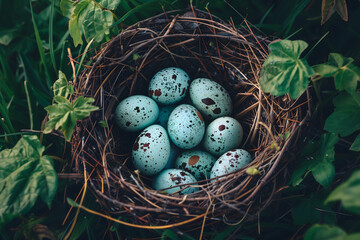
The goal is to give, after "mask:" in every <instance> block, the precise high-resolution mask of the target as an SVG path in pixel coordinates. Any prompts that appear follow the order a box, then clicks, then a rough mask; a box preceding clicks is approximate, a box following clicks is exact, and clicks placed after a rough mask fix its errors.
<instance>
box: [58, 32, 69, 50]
mask: <svg viewBox="0 0 360 240" xmlns="http://www.w3.org/2000/svg"><path fill="white" fill-rule="evenodd" d="M69 35H70V32H69V30H67V31H66V33H65V34H64V35H63V36H62V37H61V39H60V41H59V43H58V45H57V46H56V48H55V52H57V51H59V50H60V49H62V48H63V46H64V44H65V41H66V39H67V38H68V37H69Z"/></svg>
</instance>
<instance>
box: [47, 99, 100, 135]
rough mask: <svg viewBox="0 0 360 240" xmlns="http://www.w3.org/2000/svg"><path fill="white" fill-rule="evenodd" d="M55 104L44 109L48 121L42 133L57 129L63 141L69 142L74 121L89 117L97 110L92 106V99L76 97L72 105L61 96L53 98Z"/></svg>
mask: <svg viewBox="0 0 360 240" xmlns="http://www.w3.org/2000/svg"><path fill="white" fill-rule="evenodd" d="M54 100H55V103H54V104H53V105H51V106H48V107H46V108H45V110H46V111H47V112H48V113H49V121H48V122H47V124H46V128H45V130H44V133H50V132H51V131H52V129H59V128H61V131H62V132H63V134H64V136H65V139H66V140H67V141H70V139H71V135H72V132H73V130H74V128H75V125H76V121H77V120H81V119H83V118H85V117H87V116H89V115H90V113H91V112H93V111H95V110H97V109H99V108H98V107H96V106H92V105H91V103H93V102H94V99H93V98H84V97H83V96H80V97H78V98H77V99H76V100H75V101H74V102H73V103H71V102H70V101H69V100H68V99H66V98H64V97H62V96H55V98H54Z"/></svg>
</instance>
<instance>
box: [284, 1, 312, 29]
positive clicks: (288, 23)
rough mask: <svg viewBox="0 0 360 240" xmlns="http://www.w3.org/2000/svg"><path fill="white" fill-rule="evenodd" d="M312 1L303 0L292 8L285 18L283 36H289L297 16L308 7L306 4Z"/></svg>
mask: <svg viewBox="0 0 360 240" xmlns="http://www.w3.org/2000/svg"><path fill="white" fill-rule="evenodd" d="M309 3H310V0H301V1H300V2H299V1H298V3H297V4H296V6H295V7H294V8H293V9H292V10H291V12H290V14H289V15H288V17H287V18H286V19H285V21H284V23H286V24H284V25H283V29H282V32H283V36H287V35H288V34H289V32H290V30H291V28H292V27H293V25H294V23H295V20H296V18H297V17H298V16H299V14H300V13H301V12H302V11H303V10H304V9H305V8H306V6H307V5H308V4H309Z"/></svg>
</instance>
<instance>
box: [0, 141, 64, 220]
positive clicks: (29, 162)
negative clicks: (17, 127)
mask: <svg viewBox="0 0 360 240" xmlns="http://www.w3.org/2000/svg"><path fill="white" fill-rule="evenodd" d="M44 150H45V147H44V146H42V145H41V143H40V141H39V139H38V137H37V136H26V135H25V136H23V137H22V138H21V139H20V140H19V141H18V142H17V144H16V145H15V146H14V147H13V148H12V149H5V150H3V151H1V152H0V159H1V161H0V222H2V223H3V222H7V221H10V220H11V219H13V218H14V217H17V216H20V215H23V214H26V213H27V212H29V211H30V209H31V208H32V207H33V206H34V204H35V202H36V200H37V198H38V197H40V198H41V199H42V200H43V201H44V202H46V204H47V205H48V206H49V208H50V207H51V202H52V200H53V198H54V195H55V193H56V189H57V174H56V171H55V169H54V167H53V162H52V159H51V158H50V157H49V156H47V155H43V152H44Z"/></svg>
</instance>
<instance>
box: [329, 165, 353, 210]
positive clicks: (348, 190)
mask: <svg viewBox="0 0 360 240" xmlns="http://www.w3.org/2000/svg"><path fill="white" fill-rule="evenodd" d="M333 201H341V203H342V205H343V207H344V208H345V209H347V210H348V211H350V212H354V213H357V214H360V170H356V171H354V172H353V174H352V175H351V176H350V178H349V179H348V180H346V181H345V182H344V183H342V184H340V185H339V186H338V187H337V188H335V189H334V190H333V191H332V192H331V193H330V195H329V196H328V198H327V199H326V201H325V203H328V202H333Z"/></svg>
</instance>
